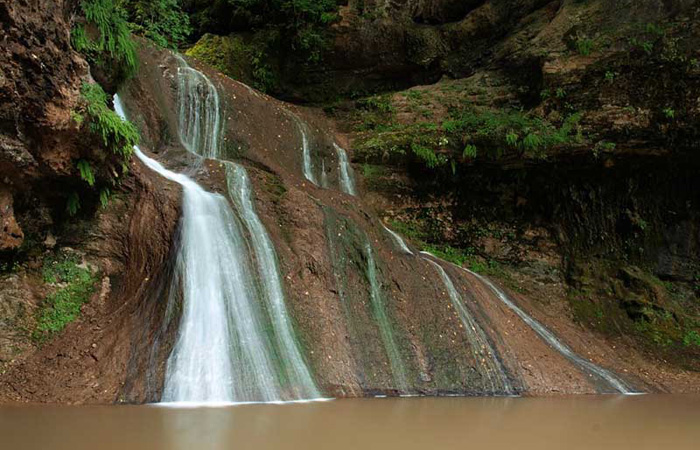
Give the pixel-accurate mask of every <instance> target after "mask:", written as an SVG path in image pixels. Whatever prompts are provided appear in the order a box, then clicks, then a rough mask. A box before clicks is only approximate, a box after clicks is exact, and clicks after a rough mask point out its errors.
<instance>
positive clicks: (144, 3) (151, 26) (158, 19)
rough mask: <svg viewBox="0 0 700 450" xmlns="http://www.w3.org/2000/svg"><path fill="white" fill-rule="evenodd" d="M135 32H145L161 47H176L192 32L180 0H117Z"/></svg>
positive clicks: (144, 33) (145, 34)
mask: <svg viewBox="0 0 700 450" xmlns="http://www.w3.org/2000/svg"><path fill="white" fill-rule="evenodd" d="M117 3H118V5H119V7H120V8H122V9H123V10H124V11H125V12H126V17H127V20H128V21H129V22H130V24H131V28H132V30H133V31H134V32H135V33H139V34H143V35H144V36H146V37H147V38H149V39H151V40H152V41H153V42H155V43H156V44H158V45H160V46H161V47H168V48H173V49H176V48H177V47H178V46H179V45H182V44H184V43H185V41H186V40H187V37H188V36H189V35H190V33H191V32H192V28H191V27H190V18H189V16H188V15H187V14H186V13H185V12H183V11H182V9H181V7H180V0H117Z"/></svg>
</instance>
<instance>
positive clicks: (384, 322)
mask: <svg viewBox="0 0 700 450" xmlns="http://www.w3.org/2000/svg"><path fill="white" fill-rule="evenodd" d="M365 253H366V256H367V278H368V279H369V285H370V301H371V304H372V311H373V313H374V318H375V320H376V321H377V325H378V326H379V334H380V336H381V338H382V341H383V344H384V348H385V349H386V353H387V356H388V357H389V364H390V365H391V373H392V375H393V377H394V383H395V384H396V387H397V389H399V390H400V391H403V392H407V390H408V382H407V376H406V367H405V366H404V363H403V358H402V357H401V352H400V351H399V347H398V345H397V343H396V339H395V338H394V332H393V326H392V324H391V320H390V319H389V316H388V314H387V312H386V305H385V304H384V295H383V293H382V289H381V286H380V284H379V279H378V278H377V264H376V262H375V261H374V255H373V254H372V253H373V252H372V246H371V245H370V243H369V241H367V243H366V244H365Z"/></svg>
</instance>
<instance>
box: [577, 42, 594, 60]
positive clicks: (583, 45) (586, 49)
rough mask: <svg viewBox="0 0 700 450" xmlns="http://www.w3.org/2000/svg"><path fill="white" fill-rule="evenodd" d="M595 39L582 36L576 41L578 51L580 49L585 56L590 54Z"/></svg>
mask: <svg viewBox="0 0 700 450" xmlns="http://www.w3.org/2000/svg"><path fill="white" fill-rule="evenodd" d="M593 47H594V44H593V40H592V39H588V38H581V39H578V40H577V41H576V51H578V52H579V53H580V54H581V55H583V56H588V55H590V54H591V52H592V51H593Z"/></svg>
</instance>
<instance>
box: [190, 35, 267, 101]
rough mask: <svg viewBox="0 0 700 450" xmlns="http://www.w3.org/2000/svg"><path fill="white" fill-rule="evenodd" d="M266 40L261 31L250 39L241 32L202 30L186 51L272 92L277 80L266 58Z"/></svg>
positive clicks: (244, 80) (226, 72) (227, 73)
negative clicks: (193, 43)
mask: <svg viewBox="0 0 700 450" xmlns="http://www.w3.org/2000/svg"><path fill="white" fill-rule="evenodd" d="M267 40H268V38H267V37H265V35H263V34H261V35H258V39H253V40H250V41H249V42H246V41H245V40H244V39H243V38H242V37H240V36H215V35H212V34H205V35H204V36H202V38H201V39H200V40H199V41H198V42H197V43H196V44H195V45H194V46H192V47H191V48H190V49H189V50H188V51H187V55H188V56H192V57H193V58H196V59H198V60H200V61H202V62H205V63H207V64H209V65H210V66H212V67H214V68H215V69H217V70H219V71H220V72H222V73H223V74H225V75H227V76H229V77H231V78H233V79H235V80H239V81H242V82H244V83H246V84H249V85H251V86H253V87H254V88H256V89H258V90H260V91H262V92H274V91H276V90H277V89H278V87H279V80H278V78H277V74H276V71H275V70H274V68H273V66H272V65H271V64H270V62H269V61H270V58H268V49H267V42H266V41H267Z"/></svg>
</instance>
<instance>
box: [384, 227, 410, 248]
mask: <svg viewBox="0 0 700 450" xmlns="http://www.w3.org/2000/svg"><path fill="white" fill-rule="evenodd" d="M382 227H384V229H385V230H386V231H387V232H388V233H389V236H391V238H392V239H393V240H394V242H395V243H396V245H397V246H398V247H399V248H400V249H401V251H402V252H404V253H406V254H409V255H412V254H413V252H412V251H411V249H410V248H408V245H406V242H404V240H403V238H402V237H401V236H399V235H398V234H397V233H395V232H394V231H392V230H390V229H389V228H387V226H386V225H384V224H382Z"/></svg>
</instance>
